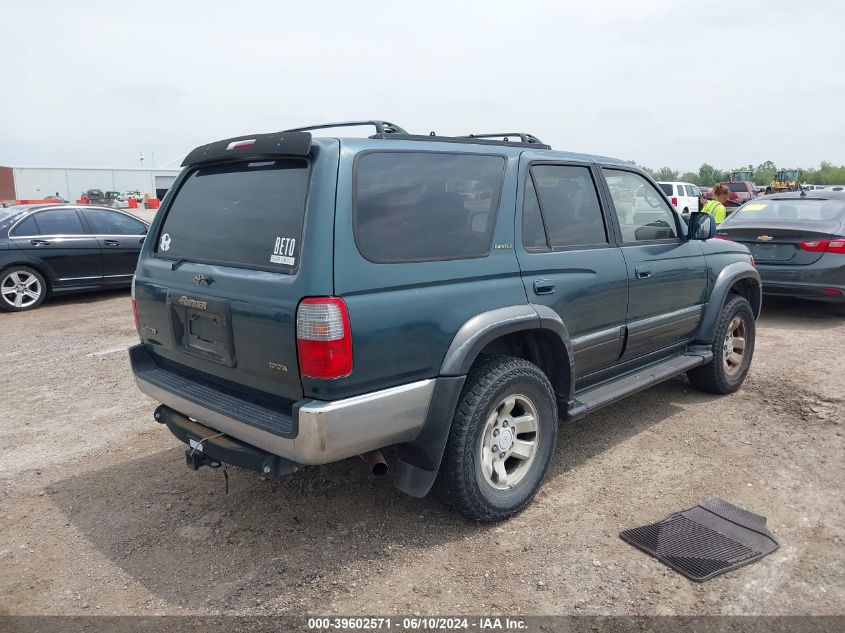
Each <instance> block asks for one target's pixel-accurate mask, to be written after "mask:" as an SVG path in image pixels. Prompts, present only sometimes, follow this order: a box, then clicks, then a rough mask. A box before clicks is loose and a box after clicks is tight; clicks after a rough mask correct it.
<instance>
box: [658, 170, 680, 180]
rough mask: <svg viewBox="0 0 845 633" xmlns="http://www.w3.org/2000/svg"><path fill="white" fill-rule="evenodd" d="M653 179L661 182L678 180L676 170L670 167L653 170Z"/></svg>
mask: <svg viewBox="0 0 845 633" xmlns="http://www.w3.org/2000/svg"><path fill="white" fill-rule="evenodd" d="M654 179H655V180H658V181H661V182H667V181H669V182H674V181H676V180H678V172H677V171H675V170H674V169H672V168H671V167H661V168H660V169H658V170H657V171H656V172H654Z"/></svg>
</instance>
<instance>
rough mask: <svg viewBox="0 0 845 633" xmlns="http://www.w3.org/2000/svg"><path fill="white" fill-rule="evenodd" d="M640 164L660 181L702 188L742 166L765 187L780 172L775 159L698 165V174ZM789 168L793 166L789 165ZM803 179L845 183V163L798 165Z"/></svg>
mask: <svg viewBox="0 0 845 633" xmlns="http://www.w3.org/2000/svg"><path fill="white" fill-rule="evenodd" d="M640 167H641V168H642V169H643V170H644V171H646V172H648V174H649V175H651V177H652V178H654V179H655V180H657V181H659V182H665V181H680V182H691V183H692V184H694V185H697V186H699V187H712V186H713V185H715V184H716V183H717V182H725V181H727V180H730V178H731V171H736V170H739V169H750V170H752V171H753V172H754V182H755V183H756V184H757V185H760V186H761V187H764V186H766V185H768V184H770V183H771V182H772V181H773V180H774V179H775V173H776V172H777V169H778V168H777V165H775V164H774V163H773V162H772V161H770V160H767V161H766V162H764V163H760V164H759V165H757V167H754V166H753V165H748V166H747V167H737V168H735V169H733V170H731V169H728V170H720V169H716V168H715V167H713V166H712V165H710V164H708V163H704V164H703V165H702V166H701V167H699V168H698V173H695V172H691V171H687V172H683V173H681V172H679V171H677V170H675V169H672V168H671V167H661V168H660V169H652V168H650V167H645V166H644V165H640ZM786 169H792V168H791V167H787V168H786ZM798 172H799V180H800V181H801V182H802V183H807V184H811V185H842V184H845V165H842V166H839V167H837V166H836V165H834V164H833V163H829V162H827V161H822V162H821V164H820V165H819V168H818V169H813V168H810V169H803V168H798Z"/></svg>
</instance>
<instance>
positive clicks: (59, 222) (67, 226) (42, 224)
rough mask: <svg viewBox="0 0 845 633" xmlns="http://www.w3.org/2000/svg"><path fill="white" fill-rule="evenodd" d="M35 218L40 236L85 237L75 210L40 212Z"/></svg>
mask: <svg viewBox="0 0 845 633" xmlns="http://www.w3.org/2000/svg"><path fill="white" fill-rule="evenodd" d="M34 217H35V223H36V224H37V225H38V233H39V235H85V229H83V228H82V222H80V221H79V216H78V215H77V214H76V210H75V209H55V210H52V211H39V212H38V213H36V214H35V216H34Z"/></svg>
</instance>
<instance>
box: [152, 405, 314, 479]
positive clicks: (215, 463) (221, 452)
mask: <svg viewBox="0 0 845 633" xmlns="http://www.w3.org/2000/svg"><path fill="white" fill-rule="evenodd" d="M154 417H155V419H156V422H159V423H161V424H165V425H167V428H168V429H170V432H171V433H173V435H175V436H176V437H177V438H179V439H180V440H181V441H182V442H184V443H185V444H187V445H188V447H189V448H188V449H187V450H186V451H185V464H186V465H187V466H188V468H190V469H191V470H199V469H200V468H202V467H203V466H209V467H210V468H219V467H220V466H222V465H223V464H224V463H225V464H228V465H230V466H236V467H238V468H244V469H246V470H252V471H255V472H257V473H260V474H261V475H263V476H264V477H267V478H272V479H275V478H279V477H286V476H287V475H290V474H291V473H294V472H296V471H297V470H299V464H297V463H295V462H292V461H290V460H287V459H285V458H284V457H280V456H278V455H273V454H272V453H268V452H267V451H263V450H261V449H260V448H256V447H255V446H252V445H250V444H246V443H244V442H241V441H240V440H236V439H235V438H233V437H230V436H228V435H224V434H222V433H219V432H217V431H215V430H214V429H210V428H208V427H207V426H205V425H203V424H200V423H199V422H195V421H194V420H191V419H190V418H188V417H186V416H184V415H182V414H181V413H179V412H178V411H174V410H173V409H171V408H169V407H165V406H164V405H160V406H159V407H158V408H157V409H156V410H155V415H154Z"/></svg>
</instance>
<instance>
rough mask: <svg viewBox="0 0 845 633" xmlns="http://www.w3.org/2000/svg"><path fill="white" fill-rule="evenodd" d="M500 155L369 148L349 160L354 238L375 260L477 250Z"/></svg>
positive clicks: (488, 218)
mask: <svg viewBox="0 0 845 633" xmlns="http://www.w3.org/2000/svg"><path fill="white" fill-rule="evenodd" d="M504 169H505V159H504V158H503V157H501V156H488V155H480V154H446V153H438V152H371V153H368V154H363V155H361V156H359V157H358V159H357V161H356V163H355V194H354V200H353V224H354V231H355V243H356V244H357V246H358V250H359V251H360V252H361V255H363V256H364V257H365V258H367V259H368V260H370V261H372V262H376V263H398V262H422V261H435V260H448V259H468V258H473V257H484V256H485V255H487V253H489V252H490V242H491V241H492V235H493V227H494V225H495V223H496V211H497V210H498V206H499V193H500V191H501V188H502V179H503V177H504Z"/></svg>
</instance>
